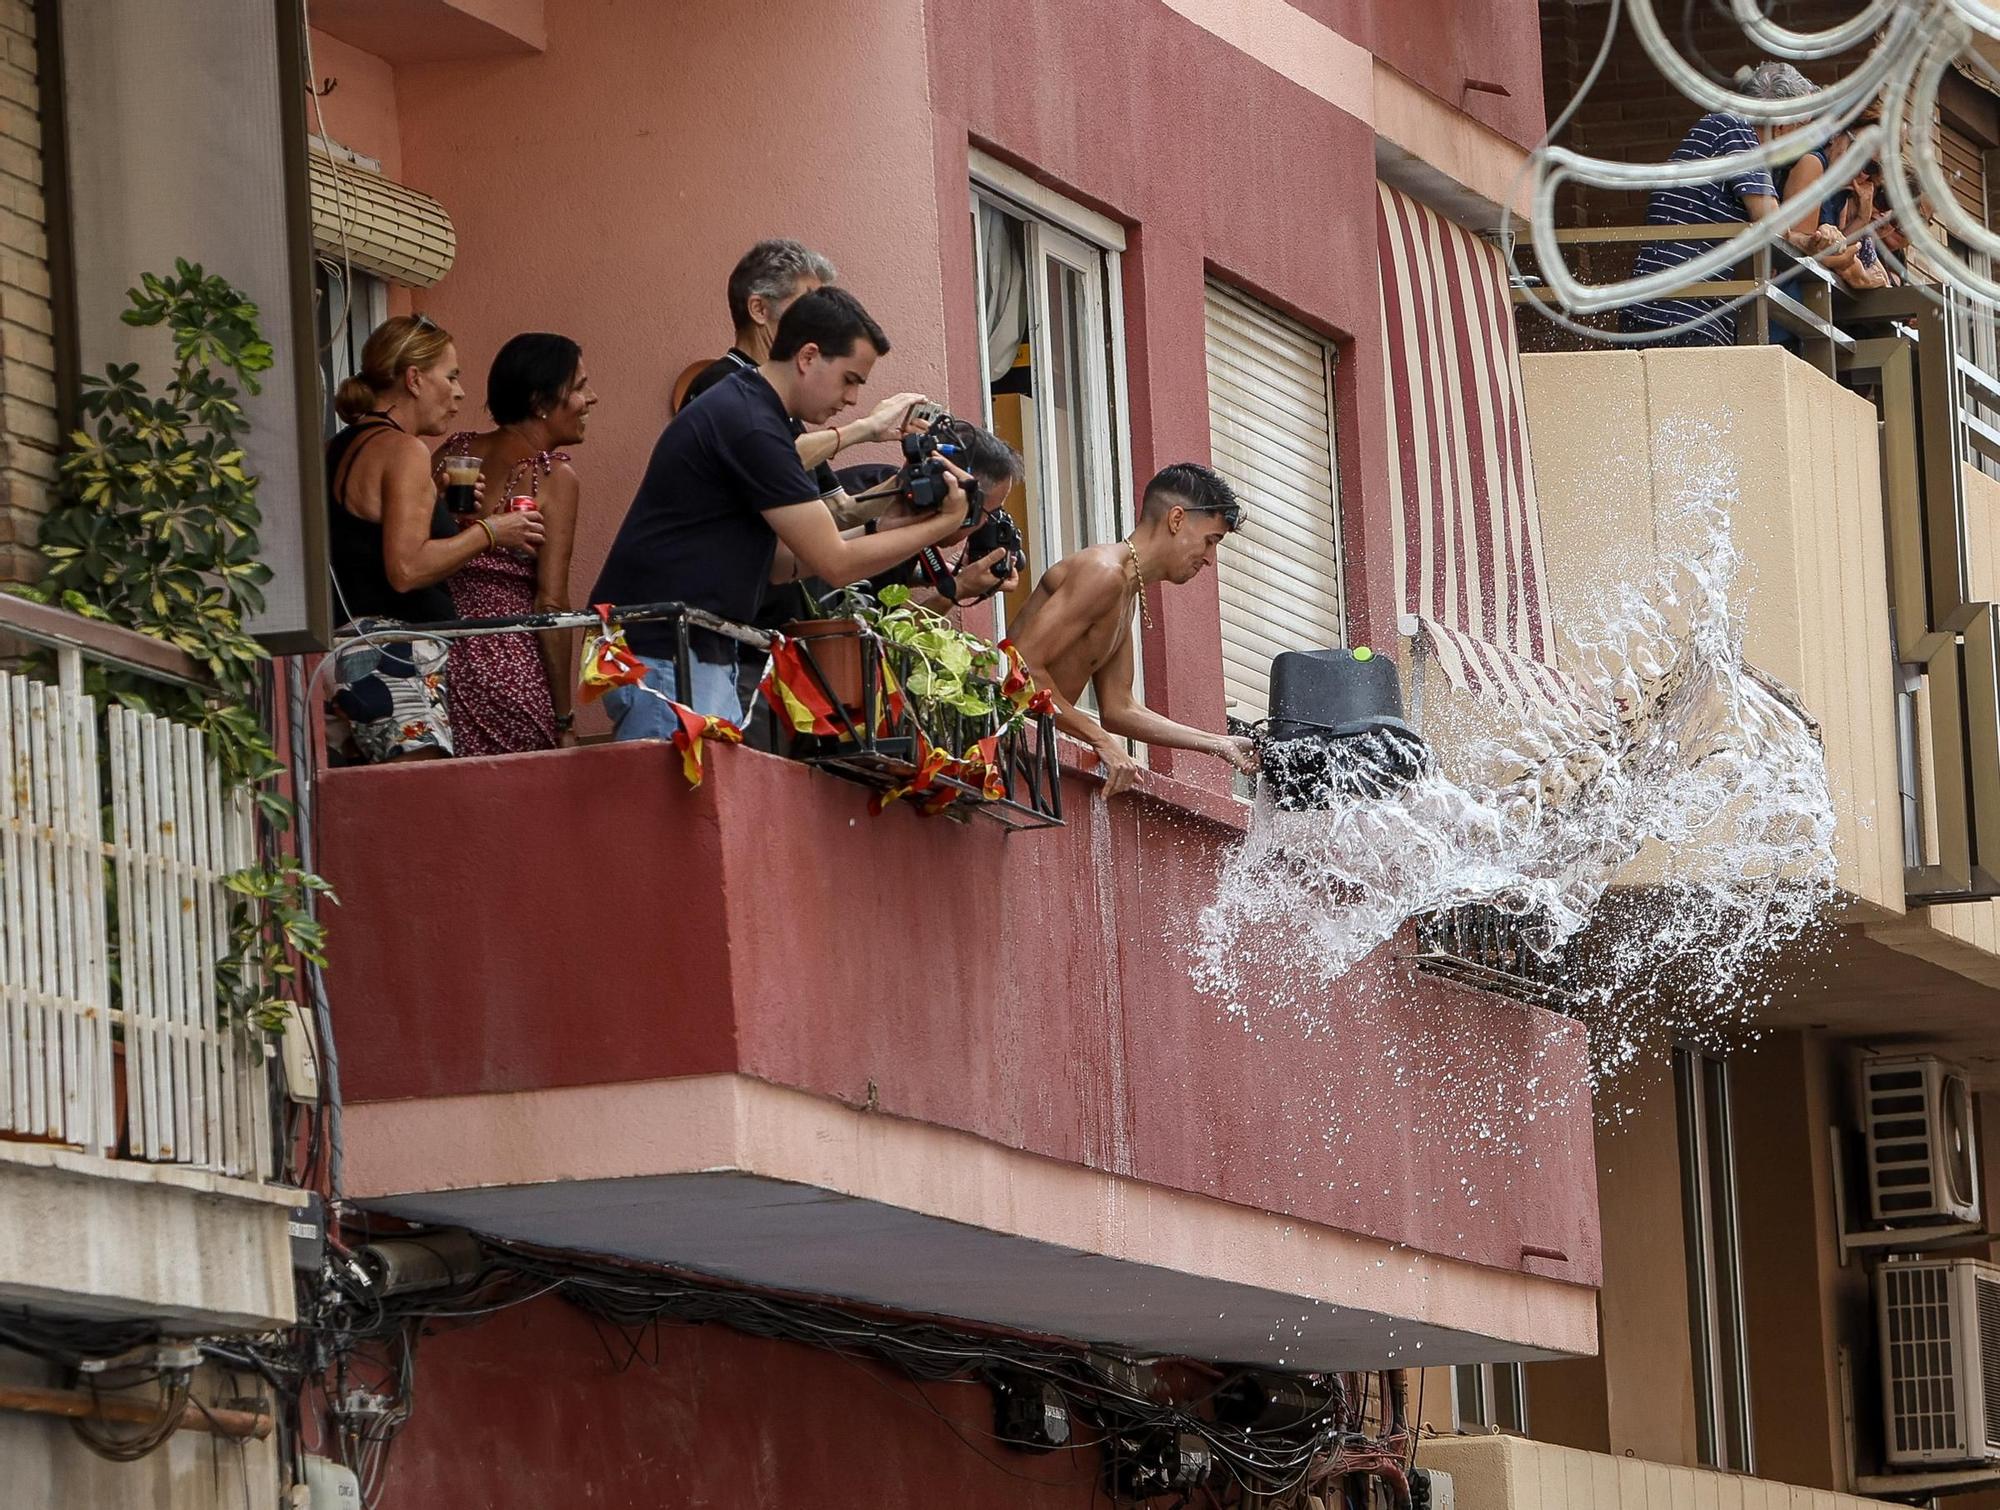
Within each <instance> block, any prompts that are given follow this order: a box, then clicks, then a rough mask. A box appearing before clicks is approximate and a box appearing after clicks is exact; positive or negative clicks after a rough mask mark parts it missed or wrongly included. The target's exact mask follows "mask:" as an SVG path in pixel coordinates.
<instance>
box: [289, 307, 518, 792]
mask: <svg viewBox="0 0 2000 1510" xmlns="http://www.w3.org/2000/svg"><path fill="white" fill-rule="evenodd" d="M464 398H465V390H464V389H462V388H461V387H460V386H459V383H458V352H457V350H456V349H455V348H454V347H453V345H452V340H451V335H450V333H449V332H448V331H446V330H444V329H443V328H442V327H440V326H439V325H438V324H437V323H436V322H435V321H433V320H431V319H430V318H429V317H428V316H426V315H415V316H406V315H399V316H397V317H396V318H395V319H393V320H387V321H385V322H383V324H382V325H381V326H380V328H378V329H377V330H376V332H375V333H374V334H373V335H372V336H370V337H369V338H368V344H367V345H366V346H364V347H363V348H362V352H361V372H360V374H359V375H358V376H355V377H351V378H349V379H348V380H347V381H346V382H344V383H342V384H341V385H340V391H339V393H338V394H336V395H335V397H334V409H335V411H336V412H337V413H338V414H339V415H340V417H341V418H342V419H343V420H345V421H346V422H347V425H346V428H344V429H343V430H342V431H341V432H340V433H339V434H338V435H336V436H334V438H333V439H332V440H331V441H329V442H328V443H327V458H326V462H327V465H326V475H327V531H328V553H329V556H330V558H331V561H332V565H333V590H334V612H335V614H336V616H337V617H338V618H339V619H340V620H341V621H342V623H343V624H344V625H345V633H346V634H348V635H352V636H357V637H358V638H357V639H355V640H354V642H353V643H351V644H349V645H347V646H346V647H345V648H343V649H342V650H341V651H339V652H338V654H337V659H336V661H335V666H334V694H333V701H332V703H331V705H330V706H329V712H328V730H327V746H328V748H329V749H330V750H333V751H335V752H337V753H338V754H339V755H341V756H342V757H344V758H346V759H349V760H361V761H369V762H374V761H384V760H404V759H414V758H418V757H435V756H439V755H449V754H451V753H452V743H451V722H450V719H449V718H448V717H447V715H446V712H445V691H444V672H445V647H444V644H443V642H442V641H440V640H437V639H432V638H427V637H424V636H421V635H411V634H408V633H406V632H402V631H404V630H405V629H406V626H410V625H421V624H426V623H435V622H437V621H438V620H440V619H448V618H450V617H451V613H452V609H451V595H450V594H449V593H448V592H446V591H445V588H444V585H443V584H444V582H445V579H446V578H448V577H449V576H451V574H452V573H453V572H455V571H457V570H458V569H459V568H460V567H461V566H463V565H465V563H466V562H467V561H470V560H471V559H472V558H473V557H474V556H476V555H478V554H479V553H480V552H481V551H483V550H486V549H488V548H490V547H492V546H496V545H497V546H501V547H504V548H507V549H510V550H519V551H526V552H529V553H532V552H533V551H534V550H535V549H536V548H537V547H539V546H540V544H541V540H542V519H541V515H540V513H538V512H536V511H534V510H524V511H523V512H521V513H517V514H497V515H491V516H481V517H480V518H479V519H477V520H476V521H475V522H474V523H473V524H471V525H470V526H468V527H467V528H466V529H464V530H460V529H459V527H458V525H457V523H456V522H455V521H454V520H453V519H452V517H451V514H450V512H449V511H448V510H447V509H446V508H445V506H444V500H443V498H442V496H441V494H440V492H439V489H438V485H437V483H436V481H435V479H434V478H433V476H432V473H431V453H430V448H429V447H428V446H426V445H425V444H424V443H423V441H422V440H420V439H419V438H418V437H420V436H425V435H443V434H444V433H445V432H446V431H448V430H449V429H450V428H451V422H452V420H453V419H454V418H456V417H457V415H458V406H459V404H460V403H461V401H463V399H464Z"/></svg>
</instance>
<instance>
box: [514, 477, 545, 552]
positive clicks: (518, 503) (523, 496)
mask: <svg viewBox="0 0 2000 1510" xmlns="http://www.w3.org/2000/svg"><path fill="white" fill-rule="evenodd" d="M540 507H541V505H540V504H539V503H537V502H536V501H535V499H534V497H533V495H531V494H528V493H516V494H515V495H514V496H513V497H512V498H509V499H508V500H507V512H508V513H510V514H523V513H526V512H527V511H528V510H529V509H538V508H540ZM513 554H514V555H516V556H519V557H520V558H521V559H522V560H523V561H532V560H534V559H535V553H534V552H533V551H515V552H513Z"/></svg>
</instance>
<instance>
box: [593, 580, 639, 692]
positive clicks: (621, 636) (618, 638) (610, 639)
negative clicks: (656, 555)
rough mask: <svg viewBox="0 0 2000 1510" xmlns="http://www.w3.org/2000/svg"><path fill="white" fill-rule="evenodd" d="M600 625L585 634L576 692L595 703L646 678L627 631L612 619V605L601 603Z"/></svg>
mask: <svg viewBox="0 0 2000 1510" xmlns="http://www.w3.org/2000/svg"><path fill="white" fill-rule="evenodd" d="M596 608H597V627H596V628H595V629H593V630H591V631H590V633H589V634H587V635H585V636H584V640H583V670H582V673H581V675H580V676H579V677H578V678H577V689H576V693H577V696H578V697H579V698H581V699H582V700H583V701H584V702H587V703H594V702H596V701H597V700H598V699H599V698H600V697H602V696H604V694H605V693H607V692H609V691H610V690H611V689H612V688H613V687H630V686H634V685H636V684H637V683H639V682H640V681H643V680H644V679H645V675H646V667H645V665H644V663H643V662H641V661H640V659H639V657H638V656H636V655H634V654H633V653H632V647H631V646H630V645H628V644H626V643H625V631H624V630H622V629H620V628H618V627H617V626H616V625H615V624H613V623H612V622H611V605H610V604H609V603H599V604H597V605H596Z"/></svg>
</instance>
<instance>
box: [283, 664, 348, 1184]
mask: <svg viewBox="0 0 2000 1510" xmlns="http://www.w3.org/2000/svg"><path fill="white" fill-rule="evenodd" d="M284 668H285V691H286V699H285V702H286V713H287V715H288V721H289V722H290V724H291V748H292V793H293V807H294V811H295V812H296V813H297V815H298V818H297V823H296V824H295V826H294V834H295V837H296V841H297V843H298V847H299V864H300V866H302V867H303V868H304V869H305V870H306V871H307V873H309V874H310V873H312V872H313V871H314V869H315V866H314V860H315V859H316V856H315V855H314V853H313V833H314V826H313V825H314V817H313V805H314V802H315V801H316V793H315V791H314V788H315V787H316V786H317V780H316V778H315V776H314V774H313V768H312V742H311V738H310V736H309V735H308V734H307V733H306V718H307V716H308V713H309V709H308V707H307V699H306V684H305V677H304V668H303V667H302V666H301V665H300V663H299V658H298V657H297V656H287V657H286V658H285V661H284ZM305 904H306V915H307V916H308V917H310V918H312V919H313V920H314V921H315V922H317V921H318V920H319V896H318V894H317V893H315V892H311V891H308V892H307V893H306V895H305ZM303 963H304V965H305V979H306V989H307V990H308V991H310V992H311V993H312V1012H313V1038H314V1040H315V1041H316V1047H317V1051H318V1054H319V1065H320V1088H321V1092H322V1095H323V1097H324V1100H325V1103H326V1184H327V1194H328V1195H329V1196H330V1197H331V1199H332V1200H333V1201H338V1200H339V1199H340V1189H341V1166H342V1165H343V1164H344V1163H345V1162H346V1155H347V1142H346V1139H345V1137H344V1136H343V1135H342V1133H341V1128H340V1055H339V1053H338V1052H337V1051H336V1050H335V1049H334V1046H333V1013H332V1010H331V1008H330V1007H329V1006H328V1003H327V999H326V977H325V975H323V974H322V973H321V971H320V968H319V966H317V965H315V964H314V963H313V962H312V961H311V960H306V961H304V962H303ZM331 1220H332V1218H331V1217H329V1222H331Z"/></svg>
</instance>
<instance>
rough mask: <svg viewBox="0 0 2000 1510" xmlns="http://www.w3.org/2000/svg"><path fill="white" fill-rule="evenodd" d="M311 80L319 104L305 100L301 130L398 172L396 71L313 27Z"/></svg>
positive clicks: (400, 145)
mask: <svg viewBox="0 0 2000 1510" xmlns="http://www.w3.org/2000/svg"><path fill="white" fill-rule="evenodd" d="M310 40H311V44H312V71H313V77H312V84H313V87H314V89H315V90H319V91H323V92H322V93H320V95H319V98H318V102H317V103H316V104H315V103H313V102H311V101H308V102H307V110H306V129H307V130H309V131H312V132H315V133H317V132H318V131H319V130H320V127H321V123H322V122H324V124H325V128H326V133H327V135H329V136H331V137H332V138H333V139H334V140H335V141H336V142H338V143H339V144H340V145H341V146H343V147H347V148H350V149H351V150H353V151H355V152H359V153H360V154H361V155H362V156H363V157H372V158H374V159H375V161H376V162H378V163H380V164H381V165H382V171H383V172H384V173H386V174H388V175H389V176H390V177H391V178H396V179H400V178H401V177H402V176H403V131H402V124H401V120H400V116H399V113H398V111H397V109H396V70H395V68H394V67H393V66H392V65H391V64H389V63H386V62H384V61H383V60H382V59H381V58H378V57H376V56H375V54H373V53H370V52H363V51H362V50H361V49H360V48H358V47H350V46H349V45H348V44H347V43H345V42H343V41H341V40H340V38H338V37H334V36H329V35H328V34H327V33H326V32H323V31H320V30H319V29H318V28H314V29H313V30H312V32H311V36H310Z"/></svg>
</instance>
